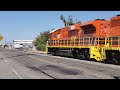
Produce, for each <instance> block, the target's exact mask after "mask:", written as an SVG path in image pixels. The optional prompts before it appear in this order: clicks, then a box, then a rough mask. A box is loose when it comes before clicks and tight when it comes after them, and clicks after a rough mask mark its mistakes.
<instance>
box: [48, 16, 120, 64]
mask: <svg viewBox="0 0 120 90" xmlns="http://www.w3.org/2000/svg"><path fill="white" fill-rule="evenodd" d="M47 53H51V54H52V55H59V56H71V57H74V58H79V59H82V60H84V59H87V60H91V59H92V60H96V61H105V62H111V63H114V64H120V15H116V16H114V17H111V18H110V20H105V19H95V20H91V21H88V22H84V23H81V24H74V25H70V26H66V27H63V28H59V29H56V30H53V31H51V32H50V33H49V41H48V43H47Z"/></svg>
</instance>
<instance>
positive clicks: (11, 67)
mask: <svg viewBox="0 0 120 90" xmlns="http://www.w3.org/2000/svg"><path fill="white" fill-rule="evenodd" d="M4 60H5V62H6V63H7V64H8V62H7V60H6V59H4ZM8 65H9V64H8ZM9 67H10V68H11V69H12V70H13V72H14V73H15V74H16V75H17V76H18V77H19V78H20V79H22V77H21V76H20V75H19V74H18V73H17V72H16V71H15V69H14V68H13V67H12V66H10V65H9Z"/></svg>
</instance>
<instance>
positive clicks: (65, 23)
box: [60, 15, 67, 26]
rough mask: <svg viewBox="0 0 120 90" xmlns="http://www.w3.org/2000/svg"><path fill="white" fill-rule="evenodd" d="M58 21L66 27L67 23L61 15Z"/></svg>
mask: <svg viewBox="0 0 120 90" xmlns="http://www.w3.org/2000/svg"><path fill="white" fill-rule="evenodd" d="M60 19H61V20H62V21H63V23H64V25H65V26H67V21H66V20H65V18H64V17H63V15H61V16H60Z"/></svg>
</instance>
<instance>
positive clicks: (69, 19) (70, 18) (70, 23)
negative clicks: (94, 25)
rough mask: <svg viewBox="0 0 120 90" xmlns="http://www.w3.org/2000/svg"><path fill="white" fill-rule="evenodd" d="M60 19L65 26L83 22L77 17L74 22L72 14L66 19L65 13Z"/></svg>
mask: <svg viewBox="0 0 120 90" xmlns="http://www.w3.org/2000/svg"><path fill="white" fill-rule="evenodd" d="M60 19H61V20H62V21H63V23H64V25H65V27H66V26H69V25H73V24H77V23H81V21H77V19H76V23H74V22H73V18H72V16H71V15H70V16H69V17H68V20H66V19H65V18H64V16H63V15H61V16H60Z"/></svg>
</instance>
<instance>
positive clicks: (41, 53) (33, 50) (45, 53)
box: [31, 50, 47, 54]
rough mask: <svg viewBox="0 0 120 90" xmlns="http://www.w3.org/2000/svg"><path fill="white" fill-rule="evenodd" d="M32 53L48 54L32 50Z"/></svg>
mask: <svg viewBox="0 0 120 90" xmlns="http://www.w3.org/2000/svg"><path fill="white" fill-rule="evenodd" d="M31 52H32V53H38V54H47V52H43V51H37V50H32V51H31Z"/></svg>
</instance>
